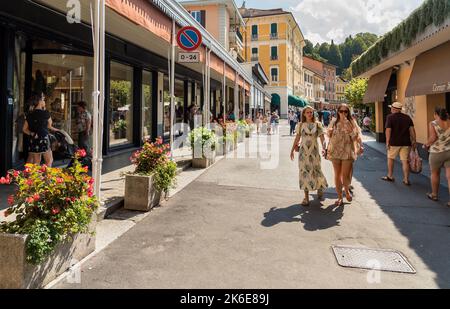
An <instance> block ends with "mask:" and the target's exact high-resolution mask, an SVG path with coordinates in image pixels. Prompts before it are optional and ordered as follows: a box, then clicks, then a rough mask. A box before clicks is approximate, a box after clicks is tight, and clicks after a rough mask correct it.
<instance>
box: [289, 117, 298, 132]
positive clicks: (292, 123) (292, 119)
mask: <svg viewBox="0 0 450 309" xmlns="http://www.w3.org/2000/svg"><path fill="white" fill-rule="evenodd" d="M288 119H289V125H290V133H289V135H290V136H292V135H293V134H294V133H295V127H296V126H297V122H298V120H297V115H296V114H295V113H294V112H293V111H290V112H289V116H288Z"/></svg>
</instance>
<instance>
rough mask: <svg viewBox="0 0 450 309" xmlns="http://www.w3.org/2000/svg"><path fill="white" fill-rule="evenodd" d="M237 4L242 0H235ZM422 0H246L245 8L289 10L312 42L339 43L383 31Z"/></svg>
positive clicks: (379, 33) (387, 29)
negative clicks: (357, 34)
mask: <svg viewBox="0 0 450 309" xmlns="http://www.w3.org/2000/svg"><path fill="white" fill-rule="evenodd" d="M235 1H236V3H237V5H238V6H239V7H240V6H241V5H242V2H243V0H235ZM422 2H423V0H278V1H271V0H266V1H263V0H247V1H246V5H245V6H246V7H247V8H261V9H268V8H283V9H285V10H289V11H292V12H293V13H294V15H295V17H296V19H297V22H298V23H299V25H300V28H301V29H302V31H303V34H304V35H305V37H306V38H307V39H308V40H310V41H312V42H314V43H322V42H324V41H331V39H334V40H335V41H336V42H338V43H341V42H342V41H343V40H344V39H345V38H346V37H347V36H348V35H350V34H356V33H358V32H372V33H376V34H378V35H381V34H384V33H386V32H387V31H389V30H391V29H392V28H393V27H395V26H396V25H397V24H398V23H399V22H400V21H402V20H403V19H404V18H406V17H407V16H408V15H409V14H410V13H411V12H412V11H413V10H414V9H416V8H417V7H418V6H419V5H420V4H421V3H422Z"/></svg>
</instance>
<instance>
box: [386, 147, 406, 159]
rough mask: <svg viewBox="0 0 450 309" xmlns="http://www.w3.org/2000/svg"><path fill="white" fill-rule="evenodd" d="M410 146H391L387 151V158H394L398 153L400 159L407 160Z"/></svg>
mask: <svg viewBox="0 0 450 309" xmlns="http://www.w3.org/2000/svg"><path fill="white" fill-rule="evenodd" d="M410 152H411V147H409V146H401V147H400V146H391V147H390V148H389V151H388V158H389V159H392V160H395V159H397V157H398V156H399V155H400V160H401V161H408V158H409V153H410Z"/></svg>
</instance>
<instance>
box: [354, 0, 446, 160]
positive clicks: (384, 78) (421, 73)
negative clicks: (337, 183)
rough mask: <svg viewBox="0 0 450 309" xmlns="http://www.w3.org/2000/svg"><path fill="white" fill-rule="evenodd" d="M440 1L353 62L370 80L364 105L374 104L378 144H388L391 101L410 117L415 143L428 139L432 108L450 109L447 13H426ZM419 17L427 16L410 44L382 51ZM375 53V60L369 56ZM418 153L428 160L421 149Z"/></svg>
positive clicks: (429, 3) (419, 11)
mask: <svg viewBox="0 0 450 309" xmlns="http://www.w3.org/2000/svg"><path fill="white" fill-rule="evenodd" d="M444 1H445V0H438V1H434V2H433V1H425V2H424V4H423V5H422V6H421V7H420V8H418V9H417V10H416V11H415V12H414V13H413V14H412V15H411V16H409V17H408V18H407V19H406V20H404V21H403V22H402V24H401V25H400V26H399V27H396V28H394V29H393V30H392V31H391V32H390V33H387V34H386V35H385V36H384V37H383V39H382V40H380V41H379V43H376V44H375V45H373V46H372V47H370V48H369V50H368V51H367V52H366V53H365V54H363V55H362V56H361V57H360V58H358V59H357V60H355V61H354V62H353V64H352V70H353V72H354V74H356V75H357V76H360V77H363V78H369V83H368V89H367V92H366V95H365V97H364V103H367V104H369V103H374V104H375V119H376V134H377V141H379V142H385V141H386V137H385V124H386V117H387V116H388V115H389V114H390V108H389V105H390V104H392V103H393V102H395V101H398V102H401V103H402V104H403V106H404V108H403V112H404V113H405V114H407V115H409V116H410V117H411V118H412V119H413V121H414V125H415V129H416V133H417V142H418V143H419V144H425V143H426V142H427V140H428V137H429V136H428V124H429V123H430V122H431V121H433V120H434V111H435V108H436V107H445V108H447V110H450V12H447V13H445V12H441V13H442V14H447V15H444V16H441V17H439V16H438V15H434V16H431V15H429V12H433V11H436V8H435V7H434V6H435V5H436V6H439V5H441V4H442V3H443V2H444ZM417 16H423V17H424V18H425V17H426V18H427V19H426V20H424V24H423V28H422V30H421V31H418V32H417V33H416V34H415V36H413V37H410V38H409V39H408V40H409V41H405V42H403V43H402V42H399V44H398V46H394V47H391V48H390V49H388V50H387V51H382V52H381V49H380V46H382V45H378V44H386V39H387V38H390V37H391V36H392V35H397V33H400V32H401V30H402V28H401V27H403V25H406V26H408V25H411V24H414V23H416V22H417V21H416V19H417ZM428 17H429V18H428ZM378 53H379V57H378V58H371V57H372V56H373V55H374V54H375V55H376V54H378ZM419 151H421V152H422V155H423V156H426V153H425V152H424V151H422V149H421V147H419Z"/></svg>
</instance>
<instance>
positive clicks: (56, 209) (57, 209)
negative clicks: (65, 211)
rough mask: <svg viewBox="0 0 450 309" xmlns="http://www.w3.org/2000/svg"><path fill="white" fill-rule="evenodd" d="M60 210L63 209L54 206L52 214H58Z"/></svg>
mask: <svg viewBox="0 0 450 309" xmlns="http://www.w3.org/2000/svg"><path fill="white" fill-rule="evenodd" d="M60 212H61V210H60V209H59V208H58V207H55V208H52V215H54V216H56V215H57V214H59V213H60Z"/></svg>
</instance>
